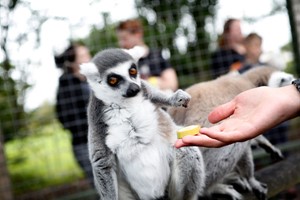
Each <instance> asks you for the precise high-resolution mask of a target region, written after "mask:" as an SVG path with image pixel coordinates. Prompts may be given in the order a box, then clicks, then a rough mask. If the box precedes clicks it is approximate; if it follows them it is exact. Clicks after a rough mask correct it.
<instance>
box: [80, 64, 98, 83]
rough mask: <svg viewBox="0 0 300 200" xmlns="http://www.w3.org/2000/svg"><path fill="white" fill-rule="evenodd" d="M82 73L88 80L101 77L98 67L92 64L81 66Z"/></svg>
mask: <svg viewBox="0 0 300 200" xmlns="http://www.w3.org/2000/svg"><path fill="white" fill-rule="evenodd" d="M80 73H81V74H83V75H84V76H85V77H86V78H87V79H88V80H93V79H95V78H96V77H99V71H98V69H97V66H96V65H95V64H94V63H92V62H89V63H83V64H81V65H80Z"/></svg>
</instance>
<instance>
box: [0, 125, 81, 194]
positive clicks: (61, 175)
mask: <svg viewBox="0 0 300 200" xmlns="http://www.w3.org/2000/svg"><path fill="white" fill-rule="evenodd" d="M5 154H6V158H7V165H8V170H9V173H10V177H11V181H12V186H13V190H14V193H15V194H22V193H24V192H28V191H32V190H39V189H43V188H46V187H49V186H55V185H61V184H66V183H70V182H73V181H76V180H78V179H80V178H82V177H83V172H82V170H81V169H80V167H79V166H78V164H77V162H76V161H75V158H74V156H73V153H72V147H71V141H70V134H69V133H68V132H66V131H64V130H62V129H61V128H60V126H58V125H57V124H53V125H48V126H45V127H43V128H41V129H40V130H38V133H35V134H33V135H31V136H27V137H25V138H21V139H16V140H13V141H10V142H7V143H6V144H5Z"/></svg>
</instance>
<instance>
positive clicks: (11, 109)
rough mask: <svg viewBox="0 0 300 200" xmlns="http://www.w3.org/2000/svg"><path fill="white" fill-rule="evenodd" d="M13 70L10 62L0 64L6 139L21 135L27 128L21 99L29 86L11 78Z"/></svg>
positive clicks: (0, 99)
mask: <svg viewBox="0 0 300 200" xmlns="http://www.w3.org/2000/svg"><path fill="white" fill-rule="evenodd" d="M13 70H14V66H12V65H10V63H9V62H3V63H2V64H0V110H1V112H0V121H1V123H0V129H1V131H2V133H3V134H4V140H5V141H8V140H11V139H13V138H15V137H17V136H20V134H21V133H22V132H23V131H24V129H26V122H25V119H26V113H25V112H24V109H23V104H22V101H21V100H20V99H21V98H22V92H24V91H25V89H26V88H27V87H28V86H27V85H26V84H25V85H24V84H21V83H20V82H18V81H16V80H14V79H12V78H11V73H12V71H13Z"/></svg>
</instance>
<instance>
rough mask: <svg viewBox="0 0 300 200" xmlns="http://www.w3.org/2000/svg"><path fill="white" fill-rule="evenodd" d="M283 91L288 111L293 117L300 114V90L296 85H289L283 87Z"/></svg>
mask: <svg viewBox="0 0 300 200" xmlns="http://www.w3.org/2000/svg"><path fill="white" fill-rule="evenodd" d="M281 89H282V90H283V91H282V93H280V94H282V96H284V97H285V106H284V107H285V108H287V109H288V110H290V111H288V112H287V113H291V117H295V116H297V115H299V114H300V92H299V91H298V89H297V88H295V86H294V85H289V86H286V87H282V88H281Z"/></svg>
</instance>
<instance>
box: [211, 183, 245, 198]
mask: <svg viewBox="0 0 300 200" xmlns="http://www.w3.org/2000/svg"><path fill="white" fill-rule="evenodd" d="M208 196H209V197H210V199H213V200H242V199H243V197H242V195H241V194H240V193H239V192H237V191H236V190H235V189H234V188H233V186H231V185H226V184H217V185H215V186H214V187H213V188H212V190H210V191H209V193H208Z"/></svg>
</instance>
